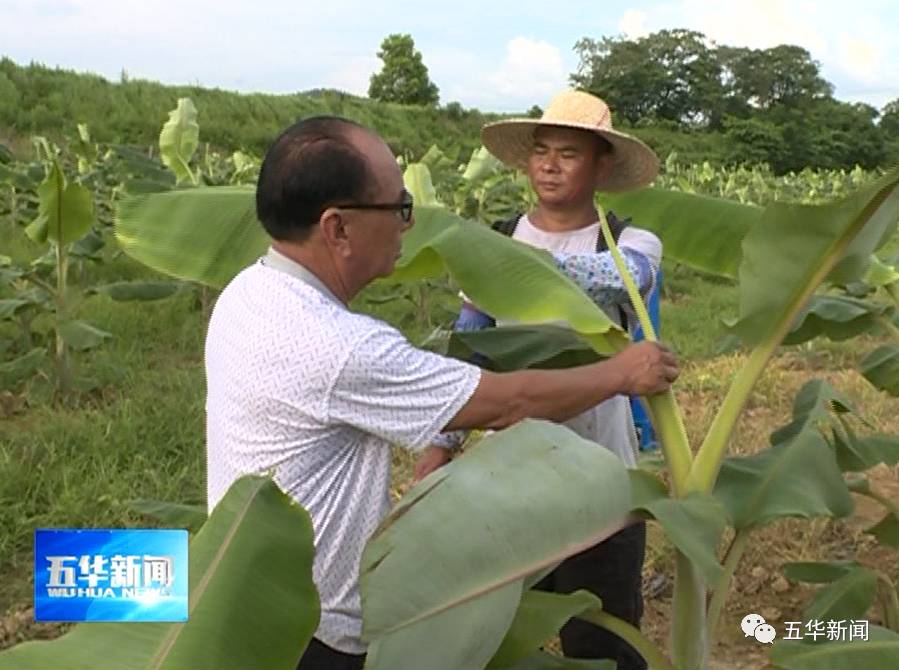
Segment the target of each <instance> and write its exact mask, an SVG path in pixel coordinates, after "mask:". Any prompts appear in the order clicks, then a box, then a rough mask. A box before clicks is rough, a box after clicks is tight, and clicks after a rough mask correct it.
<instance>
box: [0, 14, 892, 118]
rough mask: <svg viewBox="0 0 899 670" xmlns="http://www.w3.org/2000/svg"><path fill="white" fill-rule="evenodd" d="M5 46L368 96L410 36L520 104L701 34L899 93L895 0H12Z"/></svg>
mask: <svg viewBox="0 0 899 670" xmlns="http://www.w3.org/2000/svg"><path fill="white" fill-rule="evenodd" d="M0 17H2V20H0V56H6V57H8V58H11V59H12V60H13V61H15V62H17V63H19V64H27V63H30V62H32V61H34V62H39V63H43V64H45V65H49V66H51V67H52V66H59V67H62V68H65V69H72V70H77V71H89V72H93V73H96V74H100V75H102V76H104V77H106V78H108V79H110V80H112V81H118V80H119V78H120V76H121V73H122V71H123V70H124V71H125V72H127V74H128V76H129V77H131V78H142V79H150V80H154V81H161V82H163V83H169V84H199V85H201V86H210V87H219V88H224V89H229V90H237V91H245V92H250V91H259V92H267V93H292V92H296V91H304V90H308V89H311V88H337V89H341V90H344V91H348V92H350V93H354V94H357V95H365V94H366V92H367V90H368V81H369V77H370V76H371V75H372V74H373V73H374V72H376V71H378V70H379V69H380V66H381V61H380V60H379V59H378V58H377V56H376V53H377V51H378V48H379V45H380V44H381V41H382V40H383V39H384V37H385V36H387V35H388V34H391V33H409V34H411V35H412V37H413V39H414V40H415V45H416V48H417V49H418V50H420V51H421V53H422V57H423V60H424V63H425V65H426V66H427V67H428V70H429V73H430V76H431V79H432V80H433V81H434V82H435V83H436V84H437V86H438V87H439V88H440V102H441V104H445V103H448V102H452V101H457V102H460V103H461V104H462V105H463V106H464V107H466V108H472V107H474V108H478V109H481V110H483V111H498V112H514V111H523V110H526V109H529V108H530V107H531V106H532V105H535V104H536V105H540V106H545V105H546V103H547V102H548V101H549V99H550V98H551V97H552V96H553V94H554V93H556V92H558V91H560V90H562V89H563V88H566V87H567V86H568V84H569V82H568V77H569V75H570V74H571V73H572V72H574V71H576V69H577V66H578V59H577V56H576V54H575V53H574V50H573V47H574V44H575V42H576V41H577V40H579V39H580V38H582V37H591V38H594V39H599V38H601V37H603V36H609V37H612V36H622V35H623V36H627V37H630V38H636V37H640V36H643V35H647V34H649V33H651V32H654V31H657V30H661V29H665V28H669V29H671V28H688V29H692V30H697V31H699V32H702V33H703V34H705V35H706V36H707V37H708V38H710V39H712V40H714V41H715V42H716V43H718V44H725V45H730V46H745V47H752V48H767V47H772V46H777V45H778V44H798V45H800V46H802V47H805V48H806V49H807V50H808V51H809V52H810V53H811V55H812V57H813V58H814V59H815V60H817V61H818V62H819V63H820V64H821V73H822V75H823V76H824V78H825V79H827V80H828V81H829V82H831V83H832V84H833V85H834V87H835V92H834V96H835V97H836V98H838V99H840V100H845V101H849V102H856V101H861V102H867V103H869V104H871V105H874V106H875V107H877V108H878V109H879V108H881V107H883V105H884V104H886V103H887V102H889V101H891V100H894V99H896V98H899V39H897V38H896V32H897V30H899V2H896V0H856V1H855V2H851V3H846V2H839V3H838V2H833V1H831V0H819V1H817V2H812V1H808V2H807V1H804V0H780V1H778V0H743V1H742V2H729V3H726V4H725V3H722V2H701V1H699V0H671V1H670V2H651V1H650V2H638V1H631V2H622V1H619V0H606V1H605V2H597V1H596V0H593V1H592V2H591V1H588V0H563V1H557V2H548V1H547V0H541V1H539V2H537V1H534V0H517V1H516V2H505V1H500V0H494V1H493V2H489V1H487V2H484V1H483V0H481V1H477V2H475V1H472V0H450V1H449V2H446V1H444V2H421V1H420V0H418V1H415V2H412V1H410V0H400V1H390V0H382V1H381V2H376V1H374V0H316V1H315V2H309V1H308V0H292V1H287V0H253V1H252V2H241V3H237V2H230V3H229V2H228V1H227V0H154V1H152V2H146V1H142V2H132V1H130V0H0Z"/></svg>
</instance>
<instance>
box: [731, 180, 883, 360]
mask: <svg viewBox="0 0 899 670" xmlns="http://www.w3.org/2000/svg"><path fill="white" fill-rule="evenodd" d="M897 221H899V168H896V169H894V170H891V171H890V172H888V173H887V174H885V175H884V176H883V178H881V179H879V180H877V181H876V182H874V183H873V184H870V185H868V186H865V187H862V188H861V189H859V190H858V191H856V192H855V193H853V194H852V195H850V196H849V197H848V198H846V199H845V200H842V201H840V202H836V203H832V204H828V205H794V204H790V205H788V204H782V203H774V204H772V205H769V206H768V207H767V208H766V209H765V211H764V214H763V215H762V218H761V220H760V221H759V222H758V224H757V225H755V226H753V227H752V228H751V229H750V231H749V232H748V233H747V234H746V237H745V238H744V240H743V259H742V262H741V264H740V271H739V277H740V321H739V323H738V324H737V326H736V330H737V331H738V332H739V334H740V336H741V337H742V338H743V340H744V341H745V342H746V343H748V344H751V345H754V344H758V343H760V342H763V341H768V340H771V339H772V338H773V339H774V340H779V339H781V338H782V337H784V336H786V334H787V332H788V331H789V328H790V326H791V325H792V324H793V323H794V322H795V320H796V318H797V316H798V315H799V314H800V313H801V311H802V309H803V308H804V307H805V304H806V303H807V301H808V300H809V298H810V297H811V295H812V293H813V292H814V291H815V289H816V288H817V287H818V285H819V284H820V283H821V282H822V281H823V280H824V279H825V278H830V279H831V280H832V281H834V282H839V283H843V284H845V283H848V282H850V281H853V280H856V279H860V278H861V277H862V276H863V275H864V273H865V270H866V269H867V266H868V264H869V262H870V257H871V254H872V253H873V252H874V250H875V249H876V248H878V247H879V246H880V245H881V244H883V243H884V242H885V241H886V240H887V239H888V238H889V236H890V235H891V234H892V233H893V231H894V230H895V229H896V223H897Z"/></svg>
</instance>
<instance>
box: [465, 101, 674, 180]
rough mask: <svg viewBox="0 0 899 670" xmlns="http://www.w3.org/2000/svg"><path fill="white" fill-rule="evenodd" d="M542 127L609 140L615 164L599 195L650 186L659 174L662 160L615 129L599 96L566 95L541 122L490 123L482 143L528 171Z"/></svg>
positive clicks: (509, 162)
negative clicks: (588, 133) (585, 132)
mask: <svg viewBox="0 0 899 670" xmlns="http://www.w3.org/2000/svg"><path fill="white" fill-rule="evenodd" d="M538 126H557V127H561V128H579V129H581V130H589V131H591V132H594V133H596V134H597V135H600V136H602V137H603V138H605V139H606V140H607V141H608V142H609V144H611V145H612V148H613V157H614V163H613V165H612V169H611V170H610V171H609V174H608V176H607V177H606V178H605V179H598V180H597V184H596V190H597V191H610V192H611V191H629V190H631V189H635V188H640V187H642V186H646V185H647V184H649V183H650V182H651V181H652V180H653V179H655V177H656V175H657V174H658V172H659V159H658V157H657V156H656V155H655V153H654V152H653V150H652V149H650V148H649V147H648V146H646V145H645V144H643V142H641V141H640V140H638V139H637V138H636V137H632V136H630V135H628V134H626V133H622V132H620V131H618V130H613V129H612V112H611V111H610V110H609V106H608V105H607V104H606V103H605V102H603V101H602V100H601V99H599V98H597V97H596V96H593V95H590V94H589V93H583V92H581V91H564V92H562V93H560V94H559V95H557V96H556V97H555V98H553V99H552V102H550V103H549V106H548V107H547V108H546V111H545V112H543V116H542V117H541V118H539V119H509V120H507V121H497V122H495V123H488V124H487V125H486V126H484V127H483V128H482V129H481V140H482V141H483V142H484V146H485V147H487V149H488V151H490V153H492V154H493V155H494V156H496V157H497V158H499V159H500V160H501V161H502V162H503V163H505V164H506V165H508V166H509V167H514V168H518V169H520V170H526V169H527V165H528V158H529V157H530V155H531V149H532V147H533V144H534V131H535V130H536V129H537V127H538Z"/></svg>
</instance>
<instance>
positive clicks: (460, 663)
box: [365, 570, 521, 670]
mask: <svg viewBox="0 0 899 670" xmlns="http://www.w3.org/2000/svg"><path fill="white" fill-rule="evenodd" d="M428 571H429V570H423V572H428ZM520 598H521V580H520V579H518V580H516V581H514V582H510V583H509V584H506V585H504V586H502V587H500V588H498V589H496V590H494V591H491V592H490V593H487V594H485V595H484V596H482V597H480V598H477V599H476V600H469V601H468V602H465V603H462V604H460V605H458V606H457V607H454V608H452V609H448V610H444V611H443V612H440V613H439V614H437V615H435V616H432V617H430V618H428V619H425V620H424V621H419V622H418V623H417V624H415V625H413V626H409V627H407V628H401V629H400V630H397V631H395V632H393V633H390V634H388V635H384V636H383V637H379V638H376V639H375V640H374V642H373V643H372V644H371V645H370V646H369V648H368V656H367V658H366V659H365V669H366V670H396V669H397V668H428V670H458V669H459V668H470V669H471V670H476V669H480V668H483V667H484V666H485V665H486V664H487V662H488V661H489V660H490V657H491V656H493V654H494V652H495V651H496V649H497V647H498V646H499V644H500V642H501V641H502V639H503V634H504V633H505V631H506V629H507V628H508V627H509V624H510V623H511V622H512V619H513V617H514V616H515V611H516V609H517V607H518V601H519V600H520Z"/></svg>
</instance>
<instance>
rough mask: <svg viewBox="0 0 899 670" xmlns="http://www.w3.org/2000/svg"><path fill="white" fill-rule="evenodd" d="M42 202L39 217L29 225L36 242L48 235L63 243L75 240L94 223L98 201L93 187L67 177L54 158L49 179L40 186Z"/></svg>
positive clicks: (39, 194)
mask: <svg viewBox="0 0 899 670" xmlns="http://www.w3.org/2000/svg"><path fill="white" fill-rule="evenodd" d="M37 193H38V197H39V199H40V205H39V207H38V216H37V218H36V219H35V220H34V221H33V222H32V223H31V224H30V225H29V226H28V227H27V228H26V229H25V232H26V233H27V234H28V236H29V237H30V238H31V239H33V240H34V241H35V242H39V243H43V242H46V241H47V240H48V239H49V240H52V241H53V242H56V243H57V244H60V245H66V244H71V243H72V242H75V241H77V240H79V239H81V238H82V237H84V235H85V234H87V232H88V231H89V230H90V229H91V226H93V225H94V202H93V200H92V199H91V193H90V191H89V190H88V189H87V188H86V187H84V186H82V185H81V184H77V183H75V182H68V183H67V181H66V178H65V175H64V174H63V172H62V168H60V166H59V163H58V162H56V161H53V164H52V167H51V169H50V172H49V173H48V174H47V177H46V179H44V181H43V182H41V185H40V186H39V187H38V189H37Z"/></svg>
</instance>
